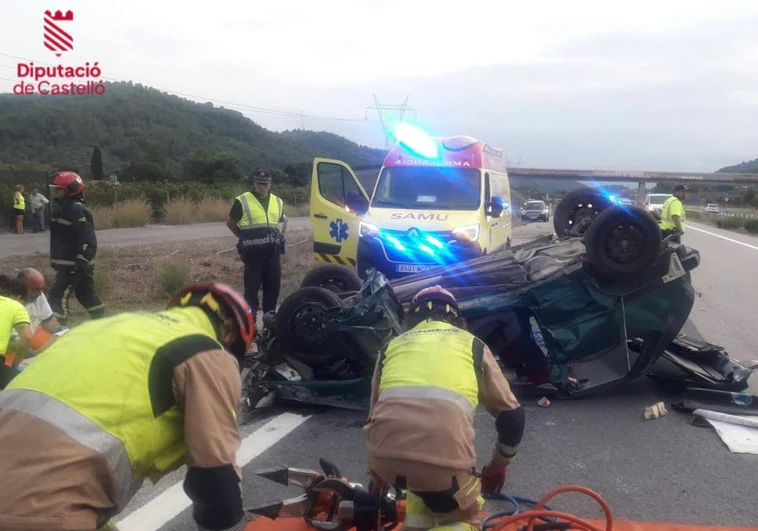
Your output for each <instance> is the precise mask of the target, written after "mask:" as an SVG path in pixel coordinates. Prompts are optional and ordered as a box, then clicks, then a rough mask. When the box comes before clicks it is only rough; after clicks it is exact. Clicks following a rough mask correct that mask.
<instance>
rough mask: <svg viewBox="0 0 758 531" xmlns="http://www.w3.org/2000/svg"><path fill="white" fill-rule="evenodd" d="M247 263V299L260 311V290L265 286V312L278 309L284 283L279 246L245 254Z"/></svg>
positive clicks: (243, 258)
mask: <svg viewBox="0 0 758 531" xmlns="http://www.w3.org/2000/svg"><path fill="white" fill-rule="evenodd" d="M242 262H243V263H244V264H245V277H244V280H245V300H247V302H248V304H250V307H251V308H252V309H253V315H256V314H257V312H258V291H259V290H260V289H261V288H263V307H262V310H263V313H267V312H273V311H275V310H276V303H277V301H278V300H279V291H280V289H281V285H282V262H281V253H280V252H279V248H278V247H274V246H271V247H270V248H268V249H260V250H258V249H256V250H255V251H248V252H247V253H245V254H243V256H242Z"/></svg>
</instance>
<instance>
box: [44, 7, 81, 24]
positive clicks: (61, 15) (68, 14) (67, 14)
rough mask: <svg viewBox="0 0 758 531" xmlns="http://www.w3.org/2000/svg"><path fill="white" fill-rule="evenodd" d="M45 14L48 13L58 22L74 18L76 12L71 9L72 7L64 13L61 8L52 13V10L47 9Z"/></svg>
mask: <svg viewBox="0 0 758 531" xmlns="http://www.w3.org/2000/svg"><path fill="white" fill-rule="evenodd" d="M45 15H47V16H48V17H50V18H51V19H53V20H55V21H56V22H63V21H66V20H74V12H73V11H71V10H70V9H69V10H68V11H66V12H65V13H63V12H62V11H61V10H60V9H59V10H58V11H56V12H55V13H54V14H53V13H51V12H50V10H49V9H48V10H47V11H45Z"/></svg>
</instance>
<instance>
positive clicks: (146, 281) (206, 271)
mask: <svg viewBox="0 0 758 531" xmlns="http://www.w3.org/2000/svg"><path fill="white" fill-rule="evenodd" d="M312 242H313V239H312V236H311V231H310V230H300V231H294V230H293V231H288V232H287V253H286V254H285V255H284V256H283V257H282V289H281V295H280V296H279V302H281V301H283V300H284V299H285V297H287V296H288V295H290V294H291V293H292V292H293V291H295V290H296V289H297V288H298V286H299V285H300V282H301V281H302V279H303V276H305V273H306V272H307V271H308V270H309V269H311V268H313V267H315V266H316V265H317V264H318V262H316V261H315V259H314V258H313V243H312ZM236 243H237V241H236V238H234V237H233V236H229V237H226V238H210V239H202V240H195V241H185V242H172V243H163V244H155V245H139V246H134V247H106V248H102V249H100V250H98V255H97V262H96V266H95V282H96V284H97V286H98V289H99V290H100V293H99V295H100V297H101V298H102V299H103V300H104V302H105V304H106V312H107V313H108V314H109V315H113V314H115V313H119V312H122V311H131V310H138V309H139V310H147V311H153V310H157V309H160V308H162V307H165V304H166V302H167V301H168V293H169V292H173V291H176V289H178V288H179V287H181V285H184V284H185V283H187V282H224V283H226V284H229V285H231V286H232V287H234V288H235V289H237V290H238V291H239V292H240V293H242V291H243V272H244V266H243V265H242V262H241V260H240V258H239V256H238V254H237V250H236V247H235V245H236ZM177 264H181V265H177ZM25 267H34V268H36V269H38V270H39V271H41V272H42V274H44V275H45V279H46V281H47V288H48V290H49V289H50V287H51V286H52V283H53V280H54V279H55V273H54V271H53V270H52V269H51V268H50V263H49V258H48V255H47V253H38V254H35V255H18V256H10V257H7V258H4V259H3V267H2V270H1V271H0V272H2V273H6V274H12V273H13V272H14V270H19V269H23V268H25ZM185 271H186V273H187V276H185V275H184V272H185ZM185 279H187V280H185ZM70 302H71V303H70V306H69V308H70V309H71V311H72V320H71V323H76V322H81V321H84V320H87V317H86V314H85V312H84V311H83V309H82V308H81V306H80V305H79V303H78V302H77V301H76V298H75V297H74V296H72V297H71V301H70Z"/></svg>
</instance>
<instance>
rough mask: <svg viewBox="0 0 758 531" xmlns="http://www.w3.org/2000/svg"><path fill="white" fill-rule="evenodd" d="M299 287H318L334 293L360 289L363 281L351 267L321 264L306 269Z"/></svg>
mask: <svg viewBox="0 0 758 531" xmlns="http://www.w3.org/2000/svg"><path fill="white" fill-rule="evenodd" d="M300 287H301V288H307V287H319V288H325V289H328V290H329V291H332V292H334V293H342V292H345V291H360V289H361V288H362V287H363V282H361V279H360V278H358V275H357V274H356V273H355V271H353V270H352V269H351V268H349V267H347V266H343V265H339V264H323V265H319V266H318V267H315V268H313V269H311V270H310V271H308V272H307V273H306V274H305V277H304V278H303V281H302V282H301V283H300Z"/></svg>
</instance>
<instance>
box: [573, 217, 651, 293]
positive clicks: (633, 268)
mask: <svg viewBox="0 0 758 531" xmlns="http://www.w3.org/2000/svg"><path fill="white" fill-rule="evenodd" d="M661 241H662V237H661V229H660V227H659V226H658V223H657V222H656V221H655V219H654V218H653V217H652V216H651V215H650V214H649V213H648V212H647V211H646V210H645V209H643V208H640V207H636V206H630V207H623V208H622V207H620V206H613V207H611V208H609V209H607V210H604V211H603V212H601V213H600V214H598V215H597V217H596V218H595V219H594V220H593V221H592V223H591V224H590V227H589V229H588V230H587V233H586V235H585V237H584V246H585V251H586V256H587V262H588V264H589V266H590V267H591V268H592V269H593V270H594V271H595V272H597V273H599V274H600V275H602V276H604V277H606V278H609V279H614V280H621V279H624V280H629V278H630V277H631V276H634V275H637V274H639V273H642V272H644V271H646V270H647V269H648V268H649V267H650V266H651V265H652V264H653V262H655V260H656V259H657V258H658V254H659V253H660V250H661Z"/></svg>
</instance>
